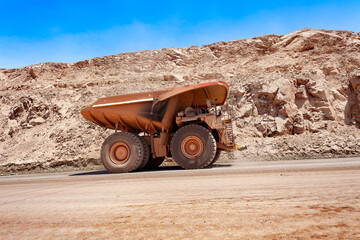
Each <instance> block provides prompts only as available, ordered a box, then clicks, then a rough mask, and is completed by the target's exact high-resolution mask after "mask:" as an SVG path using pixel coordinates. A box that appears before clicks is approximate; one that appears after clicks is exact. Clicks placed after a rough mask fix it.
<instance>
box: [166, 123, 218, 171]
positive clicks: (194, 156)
mask: <svg viewBox="0 0 360 240" xmlns="http://www.w3.org/2000/svg"><path fill="white" fill-rule="evenodd" d="M170 150H171V154H172V156H173V158H174V160H175V162H176V163H177V164H179V165H180V167H182V168H185V169H197V168H205V167H207V166H209V164H210V163H211V162H212V160H213V159H214V157H215V154H216V142H215V138H214V136H213V135H212V134H211V132H209V131H208V130H207V129H206V128H204V127H202V126H200V125H187V126H185V127H182V128H180V129H179V130H178V131H177V132H176V133H175V134H174V136H173V138H172V140H171V144H170Z"/></svg>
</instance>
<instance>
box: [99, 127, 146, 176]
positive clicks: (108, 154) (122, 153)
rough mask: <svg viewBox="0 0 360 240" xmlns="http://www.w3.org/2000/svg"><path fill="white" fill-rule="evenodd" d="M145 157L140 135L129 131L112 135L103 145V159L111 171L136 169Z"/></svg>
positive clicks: (119, 171)
mask: <svg viewBox="0 0 360 240" xmlns="http://www.w3.org/2000/svg"><path fill="white" fill-rule="evenodd" d="M143 159H144V147H143V144H142V142H141V140H140V139H139V136H137V135H135V134H133V133H129V132H119V133H114V134H112V135H110V136H109V137H108V138H107V139H106V140H105V141H104V143H103V145H102V147H101V161H102V163H103V165H104V167H105V168H106V169H107V170H108V171H109V172H111V173H126V172H131V171H134V170H136V169H137V168H138V167H139V166H140V164H141V162H142V161H143Z"/></svg>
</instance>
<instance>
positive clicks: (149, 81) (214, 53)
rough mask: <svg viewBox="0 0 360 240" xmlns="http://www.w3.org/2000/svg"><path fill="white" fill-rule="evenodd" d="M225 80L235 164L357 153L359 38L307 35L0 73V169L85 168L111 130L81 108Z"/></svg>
mask: <svg viewBox="0 0 360 240" xmlns="http://www.w3.org/2000/svg"><path fill="white" fill-rule="evenodd" d="M216 80H223V81H226V82H227V83H228V84H229V85H230V87H231V93H230V96H229V100H228V104H229V105H232V106H233V107H234V112H233V115H234V116H233V118H234V125H235V134H236V137H237V143H238V144H239V146H240V148H239V149H238V151H236V153H235V155H236V157H237V158H238V159H287V158H310V157H318V158H323V157H330V156H359V155H360V33H354V32H348V31H330V30H314V29H303V30H299V31H296V32H293V33H290V34H287V35H283V36H279V35H265V36H259V37H255V38H251V39H241V40H236V41H231V42H218V43H213V44H209V45H205V46H202V47H197V46H192V47H187V48H168V49H161V50H152V51H140V52H133V53H122V54H118V55H112V56H106V57H101V58H93V59H90V60H85V61H81V62H76V63H41V64H37V65H32V66H27V67H24V68H19V69H1V70H0V83H1V85H0V92H1V94H0V101H1V105H0V108H1V111H0V126H1V128H0V131H1V135H0V165H2V166H3V169H4V168H6V169H7V171H12V170H15V169H16V170H20V171H21V170H24V169H26V168H30V169H46V168H54V167H58V166H62V165H72V166H80V167H84V166H87V165H88V164H92V163H96V162H97V160H98V159H99V149H100V147H101V144H102V142H103V140H104V138H106V137H107V136H108V135H109V134H111V131H109V130H105V129H102V128H100V127H98V126H95V125H94V124H92V123H90V122H87V121H85V120H84V119H83V118H82V117H81V115H80V110H81V109H82V108H83V107H85V106H86V105H89V104H90V103H92V102H93V101H95V100H96V99H98V98H100V97H103V96H110V95H118V94H125V93H130V92H138V91H146V90H154V89H158V88H165V87H172V86H178V85H183V84H192V83H199V82H203V81H216Z"/></svg>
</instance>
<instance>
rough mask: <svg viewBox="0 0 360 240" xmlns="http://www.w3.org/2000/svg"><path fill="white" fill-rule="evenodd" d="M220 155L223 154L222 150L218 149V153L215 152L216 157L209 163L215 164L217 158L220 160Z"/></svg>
mask: <svg viewBox="0 0 360 240" xmlns="http://www.w3.org/2000/svg"><path fill="white" fill-rule="evenodd" d="M220 155H221V151H220V150H217V151H216V154H215V157H214V159H213V160H212V162H211V163H210V164H209V166H211V165H213V164H214V163H216V162H217V160H219V158H220Z"/></svg>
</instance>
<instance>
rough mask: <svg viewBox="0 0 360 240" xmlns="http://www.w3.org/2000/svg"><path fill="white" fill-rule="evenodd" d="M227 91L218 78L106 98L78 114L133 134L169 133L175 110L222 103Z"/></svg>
mask: <svg viewBox="0 0 360 240" xmlns="http://www.w3.org/2000/svg"><path fill="white" fill-rule="evenodd" d="M228 91H229V86H228V85H227V84H226V83H225V82H223V81H218V82H209V83H201V84H196V85H186V86H181V87H174V88H169V89H165V90H160V91H151V92H142V93H134V94H126V95H119V96H113V97H106V98H101V99H99V100H97V101H96V102H94V103H93V104H91V105H90V106H88V107H86V108H84V109H83V110H82V111H81V114H82V116H83V117H84V118H85V119H87V120H89V121H91V122H94V123H95V124H97V125H99V126H101V127H106V128H112V129H119V130H122V131H129V132H134V133H139V132H146V133H149V134H155V133H160V132H162V131H167V132H171V131H172V129H173V128H174V127H175V125H176V124H175V118H176V114H177V113H178V112H179V111H182V110H184V109H185V108H187V107H193V108H207V106H208V103H209V100H210V102H211V103H212V104H216V105H223V104H224V102H225V100H226V98H227V95H228Z"/></svg>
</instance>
